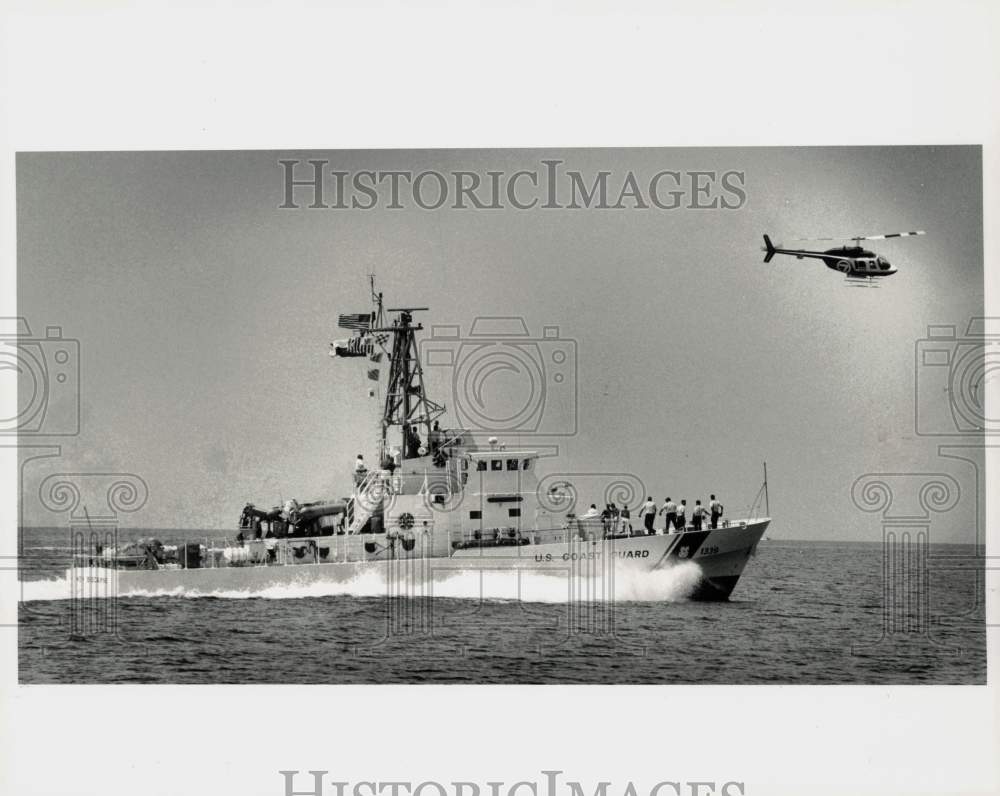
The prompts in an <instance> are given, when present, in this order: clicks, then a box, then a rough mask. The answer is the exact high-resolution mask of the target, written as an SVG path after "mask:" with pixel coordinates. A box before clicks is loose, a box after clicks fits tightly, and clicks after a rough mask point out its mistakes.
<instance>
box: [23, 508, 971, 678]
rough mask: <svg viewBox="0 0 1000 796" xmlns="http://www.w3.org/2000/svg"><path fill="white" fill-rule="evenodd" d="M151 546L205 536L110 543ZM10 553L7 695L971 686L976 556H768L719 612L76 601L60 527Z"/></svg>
mask: <svg viewBox="0 0 1000 796" xmlns="http://www.w3.org/2000/svg"><path fill="white" fill-rule="evenodd" d="M153 535H155V536H156V537H157V538H159V539H161V540H162V541H163V542H165V543H171V542H177V541H182V540H183V539H185V538H193V537H196V536H197V537H200V538H202V539H204V538H205V537H211V536H213V534H212V532H208V533H206V532H191V531H170V530H161V531H156V532H155V533H154V532H151V531H148V530H145V531H141V532H140V531H121V532H120V538H138V537H139V536H144V537H150V536H153ZM214 535H215V536H220V534H214ZM21 551H22V562H21V567H20V570H21V571H20V577H21V591H22V602H21V604H20V606H19V620H20V626H19V631H18V632H19V637H18V640H19V679H20V681H21V682H22V683H483V684H503V683H670V684H701V683H716V684H721V683H729V684H743V683H795V684H815V683H826V684H836V683H879V684H909V683H937V684H968V683H978V684H982V683H985V682H986V633H985V619H984V607H983V602H984V559H983V557H982V556H983V550H982V549H981V548H976V547H974V546H966V545H929V546H927V547H925V548H921V547H920V546H919V545H918V546H915V547H912V548H909V549H908V550H906V551H904V553H905V554H904V555H897V554H896V553H892V554H891V555H890V556H889V557H888V560H886V555H885V552H884V548H883V545H882V544H881V543H832V542H829V543H827V542H797V541H787V540H778V539H771V540H765V541H762V542H761V543H760V545H759V547H758V551H757V555H756V556H755V557H754V558H753V559H751V561H750V562H749V564H748V565H747V569H746V571H745V572H744V575H743V578H742V579H741V581H740V583H739V585H738V586H737V588H736V590H735V591H734V593H733V595H732V598H731V599H730V600H729V602H724V603H704V602H692V601H690V600H688V599H687V598H686V594H687V593H688V591H689V589H690V587H691V584H692V577H691V576H692V570H691V568H690V567H691V566H693V565H684V566H683V567H679V568H677V571H676V572H669V571H668V572H658V573H647V574H644V575H639V574H626V575H623V576H621V577H619V578H618V579H617V580H616V583H615V599H614V600H613V601H610V602H602V603H594V602H592V601H589V600H578V599H576V598H572V597H570V590H569V589H568V588H567V581H566V580H565V579H561V578H558V577H553V576H548V575H539V574H522V575H521V576H520V577H519V576H517V575H515V574H513V573H510V574H508V573H492V574H489V575H479V574H475V573H462V574H459V575H456V576H455V577H453V578H451V579H449V580H448V581H446V582H444V583H440V584H435V586H434V596H433V597H430V598H407V597H402V598H401V597H389V596H387V591H386V586H385V584H384V583H379V582H378V579H377V577H369V578H361V579H359V580H357V581H355V582H352V583H348V584H330V585H329V587H326V586H325V585H323V584H320V585H312V586H309V587H287V588H281V589H273V588H272V589H269V590H268V591H267V592H266V593H259V594H253V593H246V592H239V593H227V594H225V595H215V596H192V595H189V594H183V593H172V594H170V595H157V596H144V597H121V598H118V599H102V600H96V601H95V600H88V601H82V602H81V601H79V600H71V599H69V596H70V584H69V581H68V580H67V578H66V572H65V570H66V568H67V566H68V563H69V560H70V540H69V533H68V531H67V530H66V529H41V528H26V529H24V530H23V531H22V534H21ZM695 574H696V573H695ZM695 579H696V578H695Z"/></svg>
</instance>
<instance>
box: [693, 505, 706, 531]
mask: <svg viewBox="0 0 1000 796" xmlns="http://www.w3.org/2000/svg"><path fill="white" fill-rule="evenodd" d="M706 514H708V511H706V509H705V507H704V506H702V505H701V501H700V500H696V501H695V502H694V511H692V512H691V526H692V527H693V528H694V529H695V530H696V531H700V530H701V523H702V521H703V520H704V519H705V515H706Z"/></svg>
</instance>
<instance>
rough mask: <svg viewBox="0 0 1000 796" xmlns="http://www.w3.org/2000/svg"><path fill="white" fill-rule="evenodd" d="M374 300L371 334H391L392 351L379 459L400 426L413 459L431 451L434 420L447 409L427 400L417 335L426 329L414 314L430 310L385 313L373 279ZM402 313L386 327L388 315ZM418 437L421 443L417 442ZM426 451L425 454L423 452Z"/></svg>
mask: <svg viewBox="0 0 1000 796" xmlns="http://www.w3.org/2000/svg"><path fill="white" fill-rule="evenodd" d="M372 299H373V301H374V302H375V306H376V310H375V318H374V322H373V324H372V328H371V329H370V330H368V332H369V334H372V335H374V336H375V337H376V338H377V337H378V335H389V334H391V335H392V352H391V354H390V360H389V382H388V385H387V386H386V393H385V404H384V405H383V409H382V429H381V441H380V447H381V450H380V451H379V458H380V459H384V458H385V455H386V452H387V451H386V437H387V435H388V432H389V428H390V427H392V426H399V428H400V430H401V432H402V437H403V439H402V452H401V453H402V459H404V460H405V459H413V458H417V457H419V456H421V455H424V454H426V451H427V450H429V449H430V437H431V428H432V424H433V422H434V420H435V419H436V418H438V417H440V416H441V415H442V414H444V411H445V409H444V407H443V406H442V405H441V404H438V403H436V402H435V401H432V400H431V399H430V398H428V397H427V390H426V388H425V386H424V371H423V367H422V365H421V363H420V355H419V353H418V350H417V339H416V333H417V332H419V331H421V330H422V329H423V328H424V327H423V325H422V324H420V323H414V322H413V313H414V312H422V311H425V310H427V309H428V308H427V307H390V308H389V309H388V310H384V309H383V306H382V294H381V293H376V291H375V281H374V277H373V278H372ZM386 312H388V313H399V314H398V315H397V316H396V317H395V319H393V320H392V322H391V324H387V323H386V320H385V313H386ZM418 438H419V440H420V441H419V443H418V442H417V439H418ZM421 448H423V450H424V454H421V453H420V449H421Z"/></svg>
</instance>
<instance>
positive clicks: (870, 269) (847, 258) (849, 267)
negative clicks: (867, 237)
mask: <svg viewBox="0 0 1000 796" xmlns="http://www.w3.org/2000/svg"><path fill="white" fill-rule="evenodd" d="M822 259H823V262H824V263H826V267H827V268H830V269H832V270H834V271H840V272H841V273H843V274H844V275H846V276H850V277H855V276H858V277H882V276H892V275H893V274H894V273H896V271H897V270H898V269H897V268H896V267H895V266H893V265H892V264H891V263H890V262H889V261H888V260H887V259H885V257H883V256H882V255H880V254H875V252H872V251H868V250H867V249H862V248H861V247H860V246H841V247H840V248H837V249H827V250H826V251H825V252H823V258H822Z"/></svg>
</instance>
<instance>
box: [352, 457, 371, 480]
mask: <svg viewBox="0 0 1000 796" xmlns="http://www.w3.org/2000/svg"><path fill="white" fill-rule="evenodd" d="M366 475H368V465H366V464H365V457H364V456H362V455H361V454H360V453H359V454H358V458H357V459H355V460H354V485H355V486H361V482H362V481H364V480H365V476H366Z"/></svg>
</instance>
